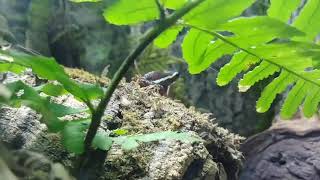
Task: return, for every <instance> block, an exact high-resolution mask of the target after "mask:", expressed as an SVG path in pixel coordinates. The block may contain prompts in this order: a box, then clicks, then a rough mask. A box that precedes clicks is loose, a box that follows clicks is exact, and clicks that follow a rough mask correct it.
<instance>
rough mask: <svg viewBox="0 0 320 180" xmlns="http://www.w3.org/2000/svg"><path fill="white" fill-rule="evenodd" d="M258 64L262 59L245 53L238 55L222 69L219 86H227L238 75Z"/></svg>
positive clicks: (218, 78) (241, 52)
mask: <svg viewBox="0 0 320 180" xmlns="http://www.w3.org/2000/svg"><path fill="white" fill-rule="evenodd" d="M258 62H260V59H258V58H257V57H254V56H252V55H250V54H247V53H245V52H243V51H240V52H238V53H236V54H235V55H234V56H233V57H232V59H231V61H230V62H229V63H228V64H226V65H225V66H223V67H222V68H221V69H220V72H219V73H218V76H217V84H218V85H219V86H224V85H227V84H228V83H230V81H231V80H232V79H233V78H235V77H236V76H237V74H239V73H241V72H242V71H245V70H247V69H249V67H251V66H252V65H254V64H256V63H258Z"/></svg>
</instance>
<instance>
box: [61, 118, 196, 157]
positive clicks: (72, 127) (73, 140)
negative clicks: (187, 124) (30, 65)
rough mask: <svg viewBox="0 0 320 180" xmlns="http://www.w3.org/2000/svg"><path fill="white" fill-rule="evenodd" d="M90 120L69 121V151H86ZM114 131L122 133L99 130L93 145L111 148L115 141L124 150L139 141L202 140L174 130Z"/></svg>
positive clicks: (65, 131)
mask: <svg viewBox="0 0 320 180" xmlns="http://www.w3.org/2000/svg"><path fill="white" fill-rule="evenodd" d="M89 124H90V120H87V119H83V120H73V121H71V122H69V123H68V124H67V125H66V126H65V127H64V129H63V131H62V137H63V141H62V142H63V144H64V146H65V147H66V148H67V150H68V151H70V152H73V153H76V154H81V153H83V152H84V141H83V140H84V137H85V133H86V130H87V129H88V127H89ZM114 133H116V134H118V135H120V136H118V137H110V136H109V134H110V133H107V132H105V131H103V130H98V132H97V134H96V136H95V137H94V139H93V142H92V147H93V148H99V149H102V150H109V149H110V148H111V146H112V144H113V143H115V144H118V145H120V146H121V147H122V148H123V149H124V150H133V149H136V148H137V147H138V146H139V142H142V143H148V142H153V141H160V140H164V139H166V140H179V141H181V142H185V143H193V142H201V141H202V140H201V139H200V138H199V137H196V136H192V135H190V134H188V133H179V132H172V131H163V132H157V133H151V134H141V135H129V136H124V135H125V134H126V133H127V131H126V130H120V129H119V130H115V131H114Z"/></svg>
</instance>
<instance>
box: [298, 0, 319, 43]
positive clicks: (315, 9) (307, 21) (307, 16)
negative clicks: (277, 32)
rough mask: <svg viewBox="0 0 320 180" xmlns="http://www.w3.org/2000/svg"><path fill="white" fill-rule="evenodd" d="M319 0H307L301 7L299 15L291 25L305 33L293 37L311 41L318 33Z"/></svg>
mask: <svg viewBox="0 0 320 180" xmlns="http://www.w3.org/2000/svg"><path fill="white" fill-rule="evenodd" d="M319 4H320V1H319V0H308V1H307V4H306V5H305V6H304V7H303V9H302V10H301V12H300V15H299V16H298V17H297V19H296V20H295V21H294V22H293V26H294V27H297V28H298V29H300V30H301V31H303V32H305V33H306V34H307V35H306V36H304V37H299V38H295V40H301V41H313V40H314V39H315V37H316V36H317V35H318V34H319V29H320V22H319V18H320V5H319Z"/></svg>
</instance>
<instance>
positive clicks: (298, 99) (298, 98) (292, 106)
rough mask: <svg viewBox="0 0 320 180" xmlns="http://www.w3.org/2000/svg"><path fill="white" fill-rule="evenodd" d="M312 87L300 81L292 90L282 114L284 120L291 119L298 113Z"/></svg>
mask: <svg viewBox="0 0 320 180" xmlns="http://www.w3.org/2000/svg"><path fill="white" fill-rule="evenodd" d="M310 87H311V84H309V83H307V82H305V81H303V80H299V81H298V82H297V83H296V85H295V86H294V87H293V88H292V89H291V90H290V92H289V94H288V96H287V98H286V100H285V101H284V104H283V106H282V109H281V112H280V116H281V117H282V118H283V119H289V118H290V117H292V116H293V115H294V114H295V112H297V110H298V108H299V106H300V104H301V103H302V102H303V100H304V98H305V96H306V95H307V93H308V90H309V88H310Z"/></svg>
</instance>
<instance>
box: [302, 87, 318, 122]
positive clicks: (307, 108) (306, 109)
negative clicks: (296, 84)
mask: <svg viewBox="0 0 320 180" xmlns="http://www.w3.org/2000/svg"><path fill="white" fill-rule="evenodd" d="M308 92H309V94H308V95H307V97H306V99H305V101H304V104H303V113H304V115H305V116H306V117H312V116H313V115H314V114H315V113H316V112H317V110H318V105H319V102H320V88H319V87H317V86H315V85H312V87H311V88H309V89H308Z"/></svg>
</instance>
